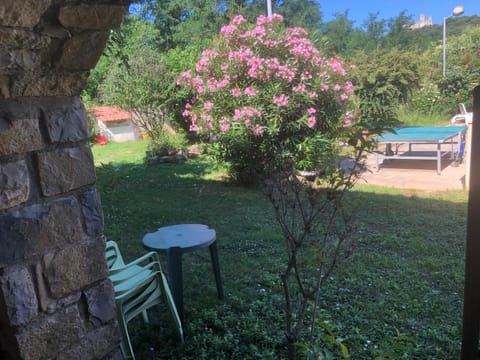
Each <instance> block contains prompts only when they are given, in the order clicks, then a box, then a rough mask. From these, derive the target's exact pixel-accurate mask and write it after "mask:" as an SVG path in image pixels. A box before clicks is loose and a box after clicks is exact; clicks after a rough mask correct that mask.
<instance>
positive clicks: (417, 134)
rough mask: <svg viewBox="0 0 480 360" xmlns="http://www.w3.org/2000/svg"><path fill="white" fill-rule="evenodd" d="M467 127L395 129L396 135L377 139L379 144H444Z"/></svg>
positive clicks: (389, 134) (386, 135)
mask: <svg viewBox="0 0 480 360" xmlns="http://www.w3.org/2000/svg"><path fill="white" fill-rule="evenodd" d="M465 129H466V127H465V126H423V127H422V126H418V127H416V126H415V127H404V128H394V130H395V132H396V134H394V133H387V134H384V135H383V136H379V137H378V138H376V139H375V141H377V142H399V141H402V142H435V143H437V142H443V141H446V140H448V139H450V138H451V137H453V136H455V135H457V134H458V133H459V132H462V131H465Z"/></svg>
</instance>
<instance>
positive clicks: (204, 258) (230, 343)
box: [93, 143, 467, 360]
mask: <svg viewBox="0 0 480 360" xmlns="http://www.w3.org/2000/svg"><path fill="white" fill-rule="evenodd" d="M145 148H146V143H124V144H108V145H106V146H104V147H99V146H97V145H95V146H94V147H93V152H94V157H95V163H96V164H97V176H98V183H97V187H98V190H99V191H100V194H101V196H102V205H103V209H104V215H105V235H106V236H107V238H109V239H114V240H117V241H118V242H119V245H120V247H121V249H122V251H123V252H124V254H125V256H126V258H127V259H128V260H129V259H132V258H134V257H136V256H139V255H140V254H142V253H143V252H144V250H143V249H142V245H141V240H142V237H143V235H144V234H145V233H147V232H151V231H154V230H155V229H156V228H158V227H159V226H164V225H171V224H177V223H205V224H208V225H210V226H211V227H212V228H215V229H216V231H217V243H218V248H219V256H220V263H221V267H222V272H223V279H224V287H225V293H226V298H225V300H224V301H219V300H218V299H217V298H216V290H215V282H214V279H213V273H212V270H211V265H210V260H209V254H208V251H197V252H194V253H189V254H186V255H184V258H183V265H184V287H185V289H184V296H185V331H186V334H187V339H186V342H185V344H184V345H181V344H179V343H178V341H177V340H176V337H175V333H174V330H173V327H172V326H170V322H169V319H168V317H167V315H166V311H161V312H155V311H152V317H153V323H152V324H151V325H144V324H143V323H142V322H141V321H140V320H139V321H134V322H133V323H132V325H131V333H133V341H134V344H135V350H136V353H137V355H138V356H137V358H139V359H209V360H210V359H282V358H285V353H284V351H283V350H284V344H283V340H284V339H283V326H284V325H283V318H282V316H283V315H282V304H283V302H282V301H283V294H282V290H281V286H280V281H279V280H280V279H279V273H280V270H281V268H282V266H283V264H284V256H285V255H284V248H283V245H284V242H283V241H282V238H281V235H280V232H279V229H278V227H277V225H276V223H275V220H274V217H273V214H272V211H271V209H270V204H269V203H268V202H267V201H266V200H265V199H264V198H263V197H262V195H261V194H260V193H259V192H258V191H256V190H252V189H245V188H242V187H239V186H236V185H233V184H231V183H229V182H227V181H225V180H222V178H223V177H222V176H219V175H218V174H220V175H221V174H222V173H221V170H222V169H218V168H217V167H215V165H214V164H213V163H212V162H210V161H208V159H202V158H200V159H196V160H189V161H188V162H185V163H178V164H158V165H145V164H144V163H143V155H144V151H145ZM350 200H351V201H350V205H349V206H352V208H353V209H355V210H356V213H357V231H356V234H355V237H356V240H357V244H358V246H357V247H356V251H355V252H354V254H353V255H352V256H351V257H350V258H348V259H347V260H346V261H345V263H344V265H343V266H342V267H340V268H338V269H337V271H336V272H335V273H334V276H333V277H332V278H331V279H330V281H329V282H328V283H327V285H326V286H325V287H324V288H323V292H322V311H321V315H322V319H323V320H326V321H328V322H329V323H330V324H331V325H332V327H333V329H334V332H335V335H336V336H338V337H339V338H341V339H342V341H343V343H344V344H345V345H346V346H347V347H348V349H349V351H350V354H351V359H374V358H375V357H377V356H383V357H384V358H397V359H429V360H430V359H456V358H459V352H460V341H461V321H462V296H463V276H464V245H465V231H466V214H467V193H465V192H446V193H438V194H431V193H429V194H426V193H421V192H419V191H409V192H405V191H400V190H392V189H384V188H381V187H372V186H368V187H367V186H358V187H357V188H355V190H354V191H353V192H352V193H351V196H350ZM161 259H162V262H163V266H164V267H165V268H166V261H165V257H164V256H162V258H161ZM320 335H321V332H320V330H319V336H320ZM325 346H327V345H325ZM389 353H392V354H390V355H391V356H390V357H388V355H389ZM336 354H337V355H339V353H338V352H336ZM338 358H339V357H338Z"/></svg>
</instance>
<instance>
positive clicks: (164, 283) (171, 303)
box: [160, 272, 184, 343]
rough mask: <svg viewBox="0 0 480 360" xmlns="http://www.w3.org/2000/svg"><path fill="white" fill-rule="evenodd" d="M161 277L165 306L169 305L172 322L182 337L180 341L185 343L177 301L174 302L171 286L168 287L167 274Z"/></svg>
mask: <svg viewBox="0 0 480 360" xmlns="http://www.w3.org/2000/svg"><path fill="white" fill-rule="evenodd" d="M160 277H161V284H162V297H163V300H164V302H165V304H167V305H168V308H169V309H170V314H171V315H172V320H173V322H174V323H175V327H176V328H177V333H178V336H179V337H180V340H181V341H182V343H183V341H184V337H183V326H182V321H181V320H180V316H179V315H178V312H177V308H176V306H175V301H174V300H173V296H172V293H171V291H170V286H169V285H168V281H167V278H166V277H165V274H164V273H163V272H161V273H160Z"/></svg>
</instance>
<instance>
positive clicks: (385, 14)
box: [318, 0, 480, 27]
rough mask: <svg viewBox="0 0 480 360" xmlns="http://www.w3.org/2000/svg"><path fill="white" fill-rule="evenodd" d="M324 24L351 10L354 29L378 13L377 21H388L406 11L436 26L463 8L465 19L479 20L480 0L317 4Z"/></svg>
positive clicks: (322, 0)
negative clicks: (421, 16)
mask: <svg viewBox="0 0 480 360" xmlns="http://www.w3.org/2000/svg"><path fill="white" fill-rule="evenodd" d="M318 2H319V3H320V10H321V11H322V14H323V21H324V22H327V21H331V20H333V19H334V14H335V13H338V12H339V13H343V12H344V11H345V10H348V9H349V13H348V18H349V19H350V20H353V21H354V27H359V26H362V24H363V23H364V22H365V21H366V20H367V19H368V16H369V14H376V13H377V12H379V15H378V19H385V20H388V19H390V18H393V17H397V16H398V15H399V14H400V12H401V11H403V10H405V11H406V15H413V20H418V18H419V16H420V14H425V17H426V18H427V17H428V16H432V17H433V23H434V24H443V18H444V17H445V16H449V15H451V14H452V11H453V8H454V7H455V6H457V5H462V6H463V7H464V8H465V13H464V15H466V16H473V15H479V16H480V0H454V1H451V0H423V1H422V0H383V1H382V0H318Z"/></svg>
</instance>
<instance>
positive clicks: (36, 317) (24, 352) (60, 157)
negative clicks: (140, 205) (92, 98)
mask: <svg viewBox="0 0 480 360" xmlns="http://www.w3.org/2000/svg"><path fill="white" fill-rule="evenodd" d="M129 2H130V0H110V1H95V0H83V1H82V0H1V1H0V358H1V359H82V360H85V359H119V358H121V354H120V351H119V349H118V345H119V335H118V328H117V324H116V319H115V310H114V303H113V288H112V285H111V282H110V281H109V280H108V277H107V267H106V264H105V257H104V246H105V243H104V242H105V240H104V238H103V214H102V209H101V205H100V198H99V195H98V193H97V192H96V190H95V180H96V178H95V168H94V165H93V159H92V153H91V151H90V147H89V145H88V142H87V138H88V136H89V133H88V127H87V120H86V113H85V108H84V106H83V104H82V101H81V99H80V97H79V94H80V92H81V91H82V90H83V88H84V86H85V83H86V80H87V78H88V75H89V70H90V69H92V68H93V67H94V66H95V64H96V63H97V61H98V59H99V57H100V55H101V53H102V51H103V48H104V46H105V43H106V41H107V38H108V34H109V30H110V29H112V28H115V27H118V26H119V25H120V23H121V21H122V18H123V16H124V14H125V13H126V12H127V10H128V5H129Z"/></svg>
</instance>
